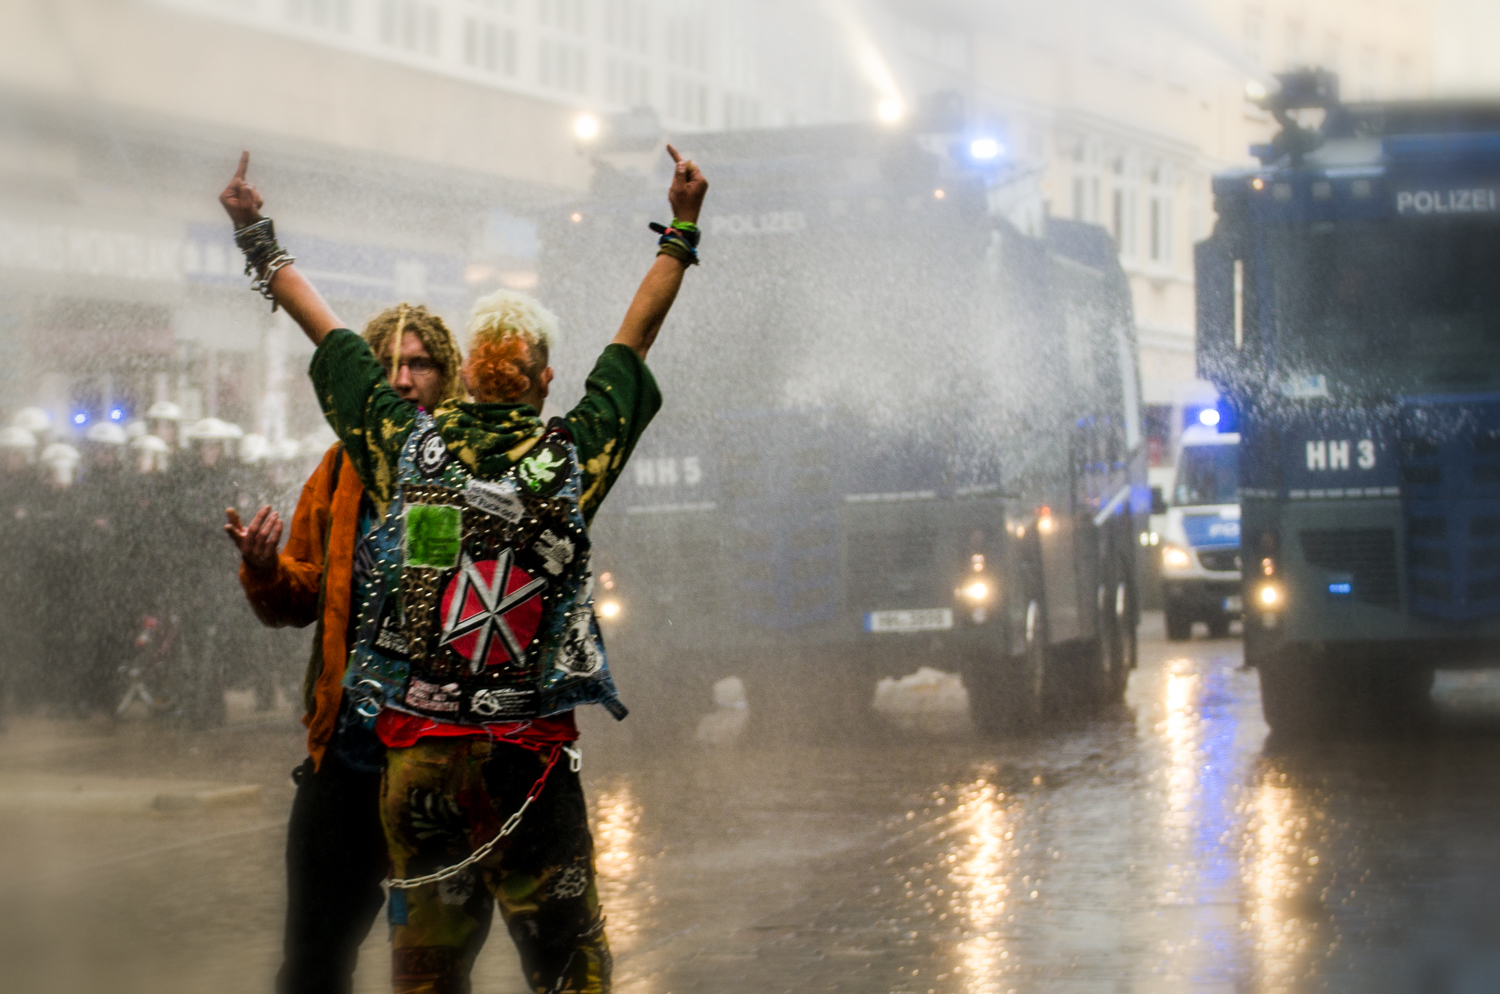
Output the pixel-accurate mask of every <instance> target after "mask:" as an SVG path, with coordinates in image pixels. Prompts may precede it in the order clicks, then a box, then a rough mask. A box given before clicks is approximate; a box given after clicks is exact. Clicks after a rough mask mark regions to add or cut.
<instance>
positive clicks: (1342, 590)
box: [1328, 580, 1354, 597]
mask: <svg viewBox="0 0 1500 994" xmlns="http://www.w3.org/2000/svg"><path fill="white" fill-rule="evenodd" d="M1328 592H1329V593H1330V594H1333V595H1334V596H1335V597H1348V596H1349V595H1350V594H1352V593H1354V584H1352V583H1350V582H1348V581H1347V580H1344V581H1341V582H1339V583H1330V584H1329V585H1328Z"/></svg>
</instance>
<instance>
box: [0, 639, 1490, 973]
mask: <svg viewBox="0 0 1500 994" xmlns="http://www.w3.org/2000/svg"><path fill="white" fill-rule="evenodd" d="M1157 625H1158V626H1159V621H1158V622H1157ZM1239 662H1240V652H1239V644H1238V643H1237V642H1236V641H1232V640H1230V641H1217V642H1214V641H1195V642H1192V643H1188V644H1179V645H1174V644H1169V643H1165V642H1162V641H1159V640H1155V639H1148V640H1147V641H1146V642H1145V643H1144V644H1143V652H1142V667H1141V669H1140V670H1139V671H1138V672H1137V673H1136V674H1135V675H1134V677H1133V679H1132V683H1131V688H1130V692H1129V695H1128V698H1127V705H1126V707H1124V708H1121V709H1120V710H1119V711H1118V712H1117V713H1115V714H1112V715H1109V716H1106V717H1105V718H1103V719H1100V720H1096V721H1092V722H1088V723H1086V724H1077V725H1074V726H1071V727H1068V728H1066V729H1062V730H1059V731H1057V732H1056V733H1055V734H1053V735H1051V736H1050V737H1048V738H1045V739H1040V740H1036V741H1032V742H1024V743H988V742H984V741H982V740H980V739H977V738H974V737H973V736H972V735H969V734H966V733H965V734H954V735H949V736H946V737H940V736H930V735H929V736H923V735H915V734H912V735H894V734H890V733H883V734H876V735H866V736H861V737H859V738H858V739H857V740H854V741H850V742H848V743H847V744H839V745H819V746H800V747H797V746H789V745H783V744H766V743H756V742H754V741H749V740H746V739H741V740H740V741H739V742H738V743H737V744H735V745H732V746H720V747H706V746H696V747H686V748H683V749H681V750H679V751H675V752H670V753H662V752H651V751H647V750H644V749H642V748H639V747H631V748H627V747H626V745H625V742H626V739H625V736H624V734H623V733H622V732H621V731H619V730H617V729H612V728H609V727H606V726H605V725H603V724H602V723H601V722H596V721H590V722H589V723H588V727H587V731H586V732H585V756H586V758H585V779H586V781H587V782H588V785H589V793H590V800H591V803H592V805H593V812H592V814H593V824H594V827H595V835H596V839H597V843H598V846H599V870H600V874H601V883H602V890H603V898H604V902H605V909H606V912H607V914H608V915H609V922H610V937H611V942H612V945H613V947H614V950H615V954H616V961H617V962H616V989H617V990H620V991H625V992H639V994H692V992H699V991H704V992H707V991H715V992H746V994H749V992H757V994H759V992H778V991H797V992H801V991H833V990H838V991H857V992H882V994H885V992H915V994H927V992H933V994H947V992H954V994H1003V992H1009V991H1016V992H1029V991H1047V992H1052V991H1058V992H1096V991H1097V992H1116V991H1150V992H1157V991H1161V992H1175V991H1183V992H1188V991H1191V992H1213V991H1225V992H1231V991H1232V992H1273V991H1298V992H1300V991H1313V990H1335V991H1393V992H1394V991H1402V992H1405V991H1419V992H1424V994H1425V992H1434V994H1437V992H1450V991H1451V992H1455V994H1457V992H1460V991H1470V990H1473V991H1480V990H1485V991H1488V990H1496V989H1500V904H1497V902H1496V901H1494V899H1493V897H1492V895H1493V893H1494V891H1495V889H1496V886H1497V884H1500V852H1497V847H1496V846H1495V845H1494V843H1493V839H1494V838H1495V832H1494V829H1493V827H1492V826H1493V825H1494V824H1495V822H1496V815H1497V813H1500V790H1497V789H1496V788H1497V786H1500V762H1497V761H1500V693H1497V688H1500V678H1497V677H1496V676H1494V675H1490V674H1485V675H1482V676H1478V677H1475V676H1468V675H1460V676H1455V677H1451V678H1445V679H1444V680H1443V681H1442V682H1441V684H1440V687H1439V698H1440V701H1441V702H1442V704H1443V714H1444V725H1443V731H1442V732H1441V733H1440V734H1439V735H1438V736H1437V738H1436V739H1435V740H1433V741H1429V742H1422V743H1406V744H1402V743H1364V744H1354V745H1342V746H1330V745H1326V744H1325V745H1319V746H1305V747H1301V748H1294V747H1292V746H1285V747H1283V746H1281V745H1279V744H1277V743H1275V742H1271V743H1269V744H1268V743H1266V741H1265V740H1266V727H1265V725H1264V724H1263V723H1262V721H1261V719H1260V709H1259V697H1258V689H1257V678H1256V675H1255V673H1253V672H1250V671H1244V670H1241V669H1240V668H1239ZM12 734H14V733H12ZM117 739H123V741H117V742H115V744H114V745H113V746H112V747H111V748H110V749H108V750H107V751H106V752H103V753H99V752H95V753H88V752H86V751H85V752H79V751H77V750H73V751H71V752H68V751H65V752H63V753H61V754H59V756H58V757H56V758H54V759H52V760H47V761H37V760H30V761H29V762H30V763H31V765H32V766H33V767H35V766H36V765H37V764H38V762H50V763H52V764H53V765H54V766H55V767H56V768H59V769H64V768H66V769H70V770H76V769H80V768H83V767H87V768H89V769H92V770H96V771H103V772H109V771H111V770H116V769H118V770H122V771H123V770H130V771H131V772H132V773H138V771H139V770H140V768H141V767H142V766H143V765H150V766H152V767H153V770H154V772H153V775H160V776H181V777H184V778H186V777H199V778H201V777H203V776H204V773H205V771H208V772H217V773H218V774H219V776H218V779H221V780H222V779H236V780H238V781H240V782H261V783H264V784H265V785H266V794H265V798H264V800H263V801H262V803H261V804H260V805H259V806H255V807H250V808H246V809H236V810H224V811H212V812H207V813H202V814H198V815H193V816H182V817H169V818H161V817H157V818H151V817H133V818H132V817H112V818H85V817H80V816H78V815H69V816H62V815H49V816H47V817H46V818H41V817H40V816H35V817H30V818H26V817H19V816H0V873H3V879H4V880H6V881H7V884H6V886H7V888H8V889H9V890H10V891H11V897H10V898H8V899H6V900H4V901H3V902H0V905H3V910H0V962H8V963H11V964H15V965H14V966H13V967H11V968H7V970H6V973H8V974H9V976H10V977H11V978H12V979H15V980H22V979H24V981H25V986H24V987H20V986H17V987H15V988H13V989H17V990H20V989H26V990H31V991H52V990H58V991H63V990H84V989H97V990H119V991H134V990H137V989H139V990H143V991H144V990H174V991H175V990H179V989H180V990H204V989H214V990H223V991H260V990H268V989H269V986H270V975H271V972H272V971H273V970H274V965H275V959H276V946H277V944H278V941H279V939H278V935H277V929H278V927H279V916H280V908H281V899H282V898H281V886H282V884H281V875H280V846H281V842H282V831H281V828H280V824H281V823H282V822H283V821H284V815H285V811H286V807H287V805H288V804H289V802H290V797H291V792H290V788H289V786H288V785H286V784H285V770H286V769H287V768H288V767H289V766H290V765H291V763H292V762H293V761H295V759H296V748H297V742H296V739H295V733H294V732H292V731H290V730H289V729H288V728H285V727H278V728H274V729H262V730H259V731H247V732H227V733H223V734H220V735H217V736H212V737H208V736H204V737H198V738H193V737H176V738H173V739H172V740H171V743H170V745H164V744H163V742H162V741H161V737H160V736H156V737H154V738H153V737H152V736H140V735H136V736H130V735H126V736H122V737H117ZM13 746H14V742H13V741H5V742H0V772H3V770H4V769H5V765H4V763H5V756H6V750H8V749H11V748H12V747H13ZM193 748H196V749H198V750H199V752H198V753H197V754H193V753H191V752H189V750H190V749H193ZM171 847H175V848H171ZM70 867H71V868H72V869H70ZM386 976H387V972H386V959H385V946H384V930H383V929H382V928H379V927H377V929H376V931H375V933H374V934H372V936H371V938H370V940H369V942H368V943H367V945H366V949H365V957H364V962H363V964H362V967H361V971H360V976H359V985H358V986H359V989H360V990H361V991H372V992H373V991H381V990H385V989H386ZM102 978H108V981H107V982H102ZM475 981H476V982H475V989H476V990H478V991H495V992H506V994H510V992H515V994H520V992H522V991H524V990H525V987H524V985H523V984H522V982H521V980H520V977H519V975H518V972H517V968H516V962H515V956H514V953H513V952H512V951H511V950H510V948H509V944H508V942H507V941H506V939H505V936H504V934H503V932H502V933H497V934H495V935H494V936H492V939H491V942H490V945H489V948H488V949H487V950H486V951H485V953H484V954H483V956H482V957H481V959H480V963H479V966H478V968H477V969H476V974H475ZM101 982H102V986H101Z"/></svg>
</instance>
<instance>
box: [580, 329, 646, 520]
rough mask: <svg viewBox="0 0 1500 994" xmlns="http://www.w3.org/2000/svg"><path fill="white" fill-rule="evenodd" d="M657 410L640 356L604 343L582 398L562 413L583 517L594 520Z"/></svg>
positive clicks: (628, 349) (621, 346)
mask: <svg viewBox="0 0 1500 994" xmlns="http://www.w3.org/2000/svg"><path fill="white" fill-rule="evenodd" d="M659 410H661V391H660V390H659V389H657V386H656V377H654V376H652V375H651V370H649V369H647V368H646V363H645V361H644V360H642V359H641V357H640V356H638V355H636V354H635V351H634V350H633V349H630V348H627V347H626V346H624V345H613V344H611V345H609V346H607V347H606V348H605V349H604V352H603V354H601V355H600V356H599V361H598V362H596V363H594V371H593V372H592V373H590V374H589V378H588V383H587V385H586V387H585V390H584V395H583V399H582V400H580V401H579V402H578V405H577V406H576V407H574V408H573V409H572V410H571V411H569V412H568V418H567V420H568V427H569V428H570V429H571V430H572V432H573V441H574V442H575V443H576V444H577V445H578V461H579V463H580V464H581V469H582V470H583V497H582V499H581V501H580V504H581V506H582V510H583V516H584V518H585V519H587V520H590V521H592V520H593V517H594V512H595V511H597V510H598V509H599V504H600V503H601V502H602V501H603V500H604V497H605V495H606V494H608V493H609V489H610V487H612V486H614V484H615V480H616V479H617V478H618V477H619V475H620V471H621V470H622V469H624V468H625V461H626V460H627V459H629V458H630V453H631V452H633V451H634V450H635V443H636V442H638V441H640V438H641V435H642V434H643V433H644V432H645V431H646V426H647V425H648V424H650V423H651V419H652V418H653V417H655V416H656V412H657V411H659Z"/></svg>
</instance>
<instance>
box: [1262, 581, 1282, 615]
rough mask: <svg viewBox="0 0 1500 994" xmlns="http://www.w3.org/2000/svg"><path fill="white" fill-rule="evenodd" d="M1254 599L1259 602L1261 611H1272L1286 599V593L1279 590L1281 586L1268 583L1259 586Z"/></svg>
mask: <svg viewBox="0 0 1500 994" xmlns="http://www.w3.org/2000/svg"><path fill="white" fill-rule="evenodd" d="M1255 599H1256V600H1257V601H1259V602H1260V608H1261V610H1262V611H1274V610H1276V609H1277V608H1279V607H1281V604H1282V602H1283V601H1284V600H1286V595H1285V594H1283V593H1282V592H1281V588H1280V587H1278V586H1277V585H1276V584H1274V583H1268V584H1266V585H1265V586H1263V587H1261V588H1260V592H1259V593H1258V594H1256V595H1255Z"/></svg>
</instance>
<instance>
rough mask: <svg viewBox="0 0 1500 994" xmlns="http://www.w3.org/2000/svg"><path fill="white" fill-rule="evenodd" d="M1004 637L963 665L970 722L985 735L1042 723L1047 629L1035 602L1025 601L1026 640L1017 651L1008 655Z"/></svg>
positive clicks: (1028, 729)
mask: <svg viewBox="0 0 1500 994" xmlns="http://www.w3.org/2000/svg"><path fill="white" fill-rule="evenodd" d="M1010 644H1011V643H1010V638H1009V636H1008V635H1007V636H1006V637H1005V638H1003V639H1002V640H1001V648H1000V650H999V651H998V652H995V653H985V654H981V655H980V656H979V657H978V658H976V659H974V660H972V661H971V662H970V663H969V665H968V666H967V667H966V668H965V669H964V672H963V678H964V689H965V690H967V691H968V693H969V713H970V714H971V715H972V717H973V719H974V727H975V728H976V729H978V730H979V732H980V734H982V735H986V736H993V737H1000V738H1009V737H1015V736H1020V735H1028V734H1031V733H1033V732H1035V731H1036V730H1037V729H1038V728H1040V727H1041V725H1042V719H1043V716H1044V715H1045V713H1046V704H1047V691H1048V690H1049V689H1050V688H1049V674H1048V670H1047V633H1046V630H1045V621H1044V620H1043V617H1042V609H1041V605H1040V604H1039V603H1038V602H1037V601H1032V602H1030V603H1029V604H1027V605H1026V642H1025V647H1024V649H1023V650H1022V651H1021V653H1020V654H1019V655H1015V656H1012V655H1010Z"/></svg>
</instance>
